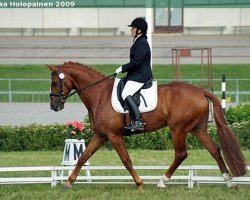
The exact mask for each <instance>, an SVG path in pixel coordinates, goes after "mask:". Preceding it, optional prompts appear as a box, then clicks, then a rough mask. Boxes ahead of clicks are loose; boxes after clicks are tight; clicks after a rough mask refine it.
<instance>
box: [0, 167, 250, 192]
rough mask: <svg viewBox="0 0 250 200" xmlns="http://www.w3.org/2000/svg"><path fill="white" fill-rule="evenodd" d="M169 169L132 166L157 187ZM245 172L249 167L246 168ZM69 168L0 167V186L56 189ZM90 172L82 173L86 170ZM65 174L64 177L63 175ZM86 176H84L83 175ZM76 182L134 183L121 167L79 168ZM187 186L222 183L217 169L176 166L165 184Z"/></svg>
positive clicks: (245, 180)
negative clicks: (26, 185) (36, 185)
mask: <svg viewBox="0 0 250 200" xmlns="http://www.w3.org/2000/svg"><path fill="white" fill-rule="evenodd" d="M168 167H169V166H135V167H134V168H135V169H136V170H137V171H138V173H139V175H140V177H141V178H142V179H143V180H144V184H157V182H158V181H159V180H160V179H161V177H162V174H163V173H164V172H165V170H166V169H167V168H168ZM247 169H248V171H249V170H250V166H248V167H247ZM72 170H73V167H66V166H40V167H0V184H2V185H3V184H39V183H47V184H51V186H52V187H53V186H56V185H57V184H59V183H63V182H64V181H65V180H66V179H67V178H68V174H69V173H70V172H71V171H72ZM88 170H89V171H90V172H91V173H86V172H87V171H88ZM64 172H67V175H64V174H65V173H64ZM84 172H85V173H86V174H85V175H84V174H83V173H84ZM232 182H233V184H236V185H239V184H242V185H249V184H250V175H249V173H247V175H246V176H244V177H234V178H233V180H232ZM76 183H82V184H134V182H133V179H132V177H131V176H130V175H129V174H128V172H127V170H126V169H125V167H123V166H83V168H82V170H81V173H80V175H79V176H78V177H77V180H76ZM173 184H175V185H187V187H189V188H193V187H194V186H198V185H203V184H224V185H226V183H225V181H224V179H223V178H222V177H221V174H220V172H219V168H218V166H214V165H189V166H180V167H179V168H178V169H177V171H176V172H175V174H174V176H172V178H171V180H170V181H169V182H168V183H167V185H173Z"/></svg>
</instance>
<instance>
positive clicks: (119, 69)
mask: <svg viewBox="0 0 250 200" xmlns="http://www.w3.org/2000/svg"><path fill="white" fill-rule="evenodd" d="M120 72H122V66H120V67H118V68H117V69H116V70H115V73H117V74H119V73H120Z"/></svg>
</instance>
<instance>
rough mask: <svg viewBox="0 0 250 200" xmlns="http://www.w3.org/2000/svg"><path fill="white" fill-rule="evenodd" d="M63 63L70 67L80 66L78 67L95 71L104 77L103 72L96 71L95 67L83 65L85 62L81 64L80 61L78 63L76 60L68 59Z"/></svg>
mask: <svg viewBox="0 0 250 200" xmlns="http://www.w3.org/2000/svg"><path fill="white" fill-rule="evenodd" d="M63 65H66V66H71V67H80V68H85V69H87V70H89V71H93V72H95V73H96V74H99V75H100V76H103V77H105V75H104V74H102V73H101V72H99V71H97V70H96V69H94V68H92V67H90V66H88V65H85V64H82V63H78V62H72V61H69V62H64V63H63Z"/></svg>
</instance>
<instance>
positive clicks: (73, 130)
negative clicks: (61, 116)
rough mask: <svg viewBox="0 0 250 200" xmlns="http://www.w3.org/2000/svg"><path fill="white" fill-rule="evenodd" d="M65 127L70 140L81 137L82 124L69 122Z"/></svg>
mask: <svg viewBox="0 0 250 200" xmlns="http://www.w3.org/2000/svg"><path fill="white" fill-rule="evenodd" d="M65 126H66V131H67V132H68V133H69V135H70V136H71V138H77V135H83V130H84V124H83V123H82V122H78V121H69V122H67V123H66V124H65Z"/></svg>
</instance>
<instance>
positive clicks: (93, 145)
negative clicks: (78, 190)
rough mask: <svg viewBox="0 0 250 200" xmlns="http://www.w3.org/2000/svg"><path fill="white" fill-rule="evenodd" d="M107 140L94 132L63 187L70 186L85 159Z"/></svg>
mask: <svg viewBox="0 0 250 200" xmlns="http://www.w3.org/2000/svg"><path fill="white" fill-rule="evenodd" d="M106 141H107V139H106V138H104V137H102V136H101V135H99V134H94V135H93V137H92V139H91V140H90V143H89V144H88V146H87V148H86V149H85V151H84V152H83V153H82V154H81V156H80V158H79V160H78V162H77V164H76V166H75V169H74V170H73V171H72V173H71V175H70V176H69V178H68V180H67V181H66V182H65V185H64V186H65V188H70V187H71V184H72V183H73V182H74V181H75V180H76V177H77V176H78V174H79V172H80V170H81V168H82V166H83V165H84V163H86V162H87V160H88V159H89V158H90V157H91V156H92V155H93V154H94V153H95V152H96V151H97V150H98V149H99V148H100V147H101V146H102V145H103V144H104V143H105V142H106Z"/></svg>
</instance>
